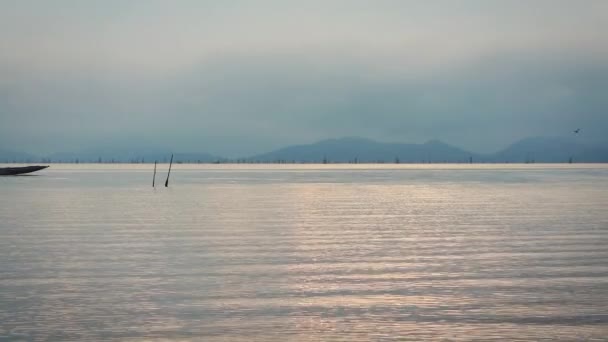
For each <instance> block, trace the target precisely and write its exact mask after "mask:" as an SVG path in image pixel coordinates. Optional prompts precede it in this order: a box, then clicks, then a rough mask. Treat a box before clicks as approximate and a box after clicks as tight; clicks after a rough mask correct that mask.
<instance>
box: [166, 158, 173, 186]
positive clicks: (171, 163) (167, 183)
mask: <svg viewBox="0 0 608 342" xmlns="http://www.w3.org/2000/svg"><path fill="white" fill-rule="evenodd" d="M171 165H173V154H172V155H171V161H170V162H169V172H168V173H167V180H166V181H165V188H166V187H168V186H169V175H171Z"/></svg>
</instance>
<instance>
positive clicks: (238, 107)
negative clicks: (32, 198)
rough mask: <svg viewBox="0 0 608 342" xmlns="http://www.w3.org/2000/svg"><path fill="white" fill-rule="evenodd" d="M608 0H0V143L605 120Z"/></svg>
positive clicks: (413, 138)
mask: <svg viewBox="0 0 608 342" xmlns="http://www.w3.org/2000/svg"><path fill="white" fill-rule="evenodd" d="M607 18H608V1H602V0H598V1H593V0H587V1H574V0H573V1H559V0H545V1H543V0H538V1H517V0H513V1H506V0H505V1H452V0H450V1H433V2H432V3H431V2H430V1H396V0H395V1H389V0H387V1H380V0H376V1H356V0H349V1H346V0H345V1H328V0H322V1H321V0H320V1H317V0H308V1H208V2H207V1H194V0H192V1H185V0H184V1H179V0H178V1H169V0H167V1H143V0H142V1H107V0H104V1H101V0H100V1H78V0H73V1H60V0H56V1H43V0H41V1H24V0H12V1H7V0H0V148H4V149H13V150H23V151H28V152H32V153H50V152H56V151H75V150H79V149H82V148H88V147H95V146H119V145H120V146H148V145H154V146H166V147H168V148H172V149H175V150H176V151H183V152H194V151H200V152H203V151H206V152H211V153H216V154H223V155H227V156H241V155H247V154H251V153H256V152H262V151H265V150H267V149H271V148H275V147H280V146H284V145H288V144H293V143H305V142H312V141H315V140H318V139H323V138H330V137H341V136H362V137H368V138H373V139H377V140H381V141H399V142H424V141H426V140H429V139H434V138H437V139H441V140H444V141H446V142H449V143H452V144H455V145H458V146H461V147H464V148H468V149H471V150H473V151H478V152H491V151H494V150H496V149H499V148H501V147H504V146H505V145H506V144H508V143H511V142H513V141H514V140H517V139H519V138H523V137H528V136H539V135H548V136H560V135H568V134H569V133H570V132H571V130H572V129H573V128H577V127H582V128H583V130H584V133H585V137H586V138H587V139H592V140H593V139H602V138H603V136H604V135H605V132H606V131H608V95H607V94H606V91H607V89H608V35H607V34H606V32H608V20H607Z"/></svg>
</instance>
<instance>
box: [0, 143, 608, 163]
mask: <svg viewBox="0 0 608 342" xmlns="http://www.w3.org/2000/svg"><path fill="white" fill-rule="evenodd" d="M170 157H171V151H170V150H168V149H165V148H144V149H141V148H140V149H136V148H132V149H122V148H96V149H87V150H83V151H80V152H73V153H55V154H52V155H50V156H45V157H39V156H34V155H31V154H28V153H20V152H14V151H7V150H0V163H1V162H5V163H6V162H9V163H10V162H16V163H28V162H29V163H38V162H44V163H49V162H68V163H73V162H80V163H95V162H99V161H101V162H103V163H110V162H117V163H118V162H120V163H142V162H147V163H150V162H154V161H155V160H157V161H159V162H168V161H169V158H170ZM471 158H472V160H473V162H476V163H477V162H496V163H504V162H508V163H525V162H535V163H567V162H568V161H569V160H570V158H572V161H573V162H575V163H583V162H586V163H598V162H601V163H608V142H606V143H584V142H580V141H577V140H575V139H574V138H564V137H534V138H526V139H522V140H520V141H518V142H515V143H514V144H512V145H510V146H508V147H507V148H505V149H503V150H501V151H499V152H497V153H493V154H478V153H473V152H470V151H466V150H464V149H461V148H458V147H455V146H452V145H449V144H446V143H444V142H441V141H439V140H431V141H428V142H426V143H424V144H404V143H383V142H378V141H374V140H370V139H365V138H358V137H346V138H339V139H327V140H322V141H319V142H316V143H312V144H306V145H294V146H288V147H284V148H281V149H278V150H275V151H272V152H268V153H263V154H259V155H255V156H251V157H245V158H239V159H228V158H223V157H221V156H217V155H212V154H209V153H175V154H174V162H176V163H199V162H200V163H215V162H231V161H232V162H234V161H240V162H263V163H276V162H285V163H289V162H304V163H322V162H324V161H326V162H327V163H378V162H380V163H395V162H399V163H467V162H469V161H470V160H471Z"/></svg>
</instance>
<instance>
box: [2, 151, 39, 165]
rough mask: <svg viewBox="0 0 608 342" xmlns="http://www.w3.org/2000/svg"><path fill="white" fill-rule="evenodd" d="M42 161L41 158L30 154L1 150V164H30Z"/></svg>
mask: <svg viewBox="0 0 608 342" xmlns="http://www.w3.org/2000/svg"><path fill="white" fill-rule="evenodd" d="M38 160H40V157H37V156H34V155H32V154H29V153H24V152H17V151H9V150H3V149H0V163H28V162H33V161H38Z"/></svg>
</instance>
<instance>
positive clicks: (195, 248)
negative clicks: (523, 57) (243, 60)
mask: <svg viewBox="0 0 608 342" xmlns="http://www.w3.org/2000/svg"><path fill="white" fill-rule="evenodd" d="M165 172H166V165H161V166H159V174H158V176H159V179H157V185H162V184H161V183H164V177H165V176H166V173H165ZM151 178H152V166H151V165H53V166H52V167H51V168H50V169H48V170H45V171H41V172H38V173H37V175H34V176H19V177H0V340H33V341H38V340H40V341H46V340H60V341H64V340H78V341H83V340H104V339H113V340H134V341H137V340H149V339H159V340H180V341H181V340H230V341H233V340H243V341H249V340H261V341H271V340H276V341H284V340H292V341H299V340H302V341H308V340H312V341H319V340H324V341H326V340H344V341H357V340H391V339H404V340H425V339H429V340H435V339H449V340H484V341H487V340H511V341H513V340H543V339H545V340H594V339H596V340H607V339H608V166H606V165H577V164H573V165H552V166H550V165H485V166H475V165H472V166H469V165H463V166H458V165H447V166H446V165H443V166H442V165H425V166H416V165H405V166H401V165H385V166H370V165H348V166H347V165H344V166H329V165H305V166H297V165H296V166H292V165H287V166H272V165H269V166H236V165H234V166H225V165H212V166H209V165H208V166H192V165H174V171H173V172H172V179H171V183H170V187H169V188H164V187H157V188H156V189H152V187H151Z"/></svg>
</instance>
